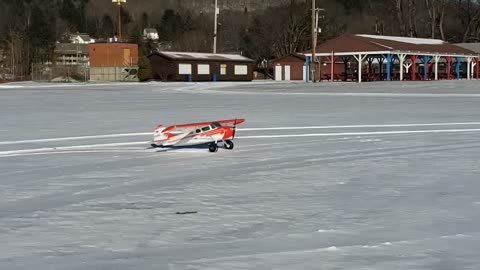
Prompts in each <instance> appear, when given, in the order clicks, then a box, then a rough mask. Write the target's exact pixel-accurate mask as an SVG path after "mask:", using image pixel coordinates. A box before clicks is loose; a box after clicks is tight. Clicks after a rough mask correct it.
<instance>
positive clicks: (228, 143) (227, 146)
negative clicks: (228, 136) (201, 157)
mask: <svg viewBox="0 0 480 270" xmlns="http://www.w3.org/2000/svg"><path fill="white" fill-rule="evenodd" d="M233 146H234V144H233V142H232V141H231V140H226V141H225V142H224V147H225V149H228V150H232V149H233Z"/></svg>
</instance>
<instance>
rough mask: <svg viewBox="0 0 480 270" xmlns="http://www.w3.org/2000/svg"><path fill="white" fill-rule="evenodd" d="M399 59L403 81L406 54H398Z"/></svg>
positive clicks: (401, 79)
mask: <svg viewBox="0 0 480 270" xmlns="http://www.w3.org/2000/svg"><path fill="white" fill-rule="evenodd" d="M397 56H398V60H399V61H400V81H403V67H404V62H405V57H407V55H406V54H398V55H397Z"/></svg>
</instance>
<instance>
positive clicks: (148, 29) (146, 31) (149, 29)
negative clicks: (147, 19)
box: [143, 28, 158, 34]
mask: <svg viewBox="0 0 480 270" xmlns="http://www.w3.org/2000/svg"><path fill="white" fill-rule="evenodd" d="M143 31H144V32H145V33H147V34H156V33H158V31H157V29H155V28H145V29H143Z"/></svg>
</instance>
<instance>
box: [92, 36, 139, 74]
mask: <svg viewBox="0 0 480 270" xmlns="http://www.w3.org/2000/svg"><path fill="white" fill-rule="evenodd" d="M88 49H89V55H90V80H91V81H137V80H138V77H137V71H138V45H137V44H129V43H93V44H89V45H88Z"/></svg>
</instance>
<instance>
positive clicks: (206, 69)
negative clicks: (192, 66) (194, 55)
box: [197, 64, 210, 75]
mask: <svg viewBox="0 0 480 270" xmlns="http://www.w3.org/2000/svg"><path fill="white" fill-rule="evenodd" d="M197 74H198V75H210V65H208V64H198V65H197Z"/></svg>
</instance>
